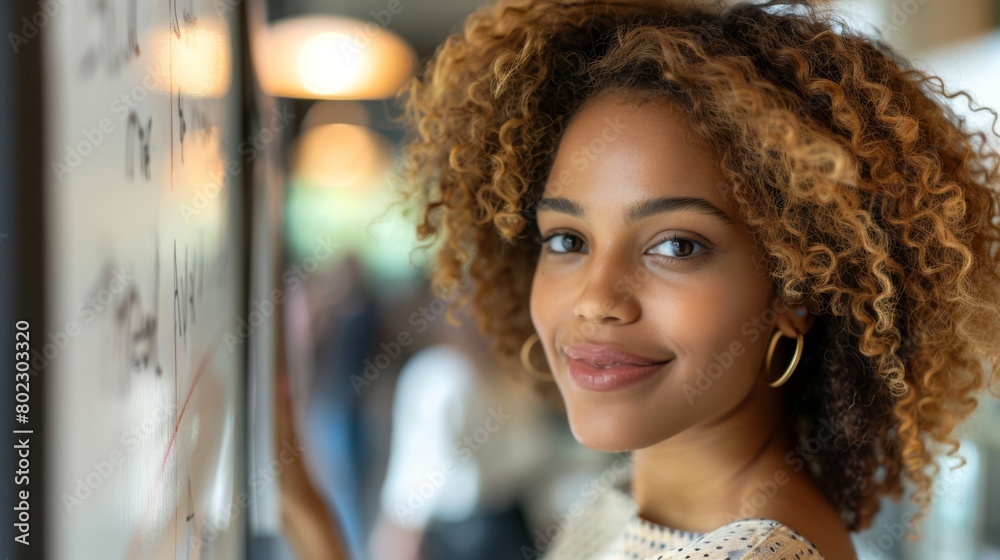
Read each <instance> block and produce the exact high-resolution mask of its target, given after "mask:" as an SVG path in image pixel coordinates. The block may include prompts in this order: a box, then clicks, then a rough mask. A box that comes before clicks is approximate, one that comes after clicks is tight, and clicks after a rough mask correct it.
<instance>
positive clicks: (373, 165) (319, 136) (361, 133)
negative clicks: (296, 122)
mask: <svg viewBox="0 0 1000 560" xmlns="http://www.w3.org/2000/svg"><path fill="white" fill-rule="evenodd" d="M388 164H389V156H388V142H387V141H386V140H384V139H383V138H382V137H381V136H379V135H378V134H377V133H375V132H373V131H371V130H369V129H367V128H365V127H362V126H355V125H351V124H324V125H320V126H316V127H313V128H311V129H309V130H307V131H306V132H305V133H304V134H303V135H302V138H301V139H300V140H299V143H298V153H297V156H296V158H295V168H294V169H293V170H292V173H293V175H294V178H295V180H297V181H301V182H303V183H305V184H308V185H314V186H323V187H334V188H351V187H354V188H366V187H370V186H373V185H375V184H376V183H377V182H378V180H379V179H380V178H381V177H382V175H383V174H384V173H385V172H386V171H387V169H388Z"/></svg>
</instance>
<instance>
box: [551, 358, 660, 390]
mask: <svg viewBox="0 0 1000 560" xmlns="http://www.w3.org/2000/svg"><path fill="white" fill-rule="evenodd" d="M669 362H670V360H667V361H666V362H657V363H653V364H649V365H636V364H619V365H614V366H608V367H601V366H597V365H594V364H592V363H590V362H588V361H586V360H580V359H574V358H569V360H568V362H567V363H568V365H569V377H570V379H572V380H573V382H574V383H576V384H577V385H578V386H580V387H581V388H583V389H587V390H589V391H614V390H616V389H621V388H623V387H627V386H629V385H631V384H633V383H638V382H639V381H642V380H643V379H646V378H648V377H650V376H651V375H653V374H655V373H656V372H657V371H659V370H660V368H662V367H663V366H665V365H666V364H667V363H669Z"/></svg>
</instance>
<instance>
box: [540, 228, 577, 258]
mask: <svg viewBox="0 0 1000 560" xmlns="http://www.w3.org/2000/svg"><path fill="white" fill-rule="evenodd" d="M538 242H539V243H541V244H543V245H545V247H546V248H547V249H548V250H549V251H551V252H553V253H571V252H573V248H574V247H576V246H577V245H582V244H583V240H582V239H580V238H579V237H577V236H575V235H570V234H568V233H556V234H553V235H550V236H548V237H539V238H538Z"/></svg>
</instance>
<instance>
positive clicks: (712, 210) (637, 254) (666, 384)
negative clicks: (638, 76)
mask: <svg viewBox="0 0 1000 560" xmlns="http://www.w3.org/2000/svg"><path fill="white" fill-rule="evenodd" d="M689 130H690V127H688V126H686V124H685V120H684V117H683V116H682V115H681V114H680V112H679V111H678V110H677V109H675V108H674V107H673V106H672V105H669V104H667V103H665V102H650V103H646V104H643V105H641V106H639V105H635V104H634V103H632V102H630V101H629V100H628V99H627V98H626V97H624V94H623V93H621V92H605V94H604V95H601V96H599V97H596V98H593V99H591V100H589V101H588V102H587V103H585V104H584V105H583V106H582V107H581V108H580V109H579V110H578V112H577V113H576V114H575V115H574V116H573V119H572V120H571V122H570V123H569V125H568V127H567V129H566V131H565V133H564V136H563V138H562V140H561V142H560V145H559V148H558V151H557V153H556V157H555V162H554V165H553V168H552V171H551V173H550V176H549V179H548V183H547V184H546V187H545V192H544V194H543V197H542V200H540V202H539V205H538V208H537V210H538V214H537V215H538V226H539V229H540V232H541V235H542V237H543V238H544V239H547V241H545V242H544V243H543V244H542V252H541V255H540V256H539V261H538V266H537V268H536V272H535V276H534V279H533V285H532V291H531V318H532V321H533V322H534V326H535V329H536V331H537V332H538V334H539V337H540V339H541V343H542V346H543V348H544V351H545V355H546V358H547V360H548V364H549V367H550V368H551V370H552V372H553V375H554V377H555V381H556V383H557V385H558V387H559V390H560V392H561V393H562V396H563V400H564V401H565V403H566V408H567V413H568V416H569V423H570V427H571V429H572V431H573V433H574V435H575V436H576V438H577V440H579V441H580V442H581V443H582V444H584V445H586V446H588V447H591V448H594V449H600V450H604V451H620V450H627V449H639V448H643V447H648V446H650V445H653V444H655V443H658V442H660V441H663V440H665V439H667V438H670V437H671V436H673V435H675V434H678V433H680V432H682V431H684V430H685V429H687V428H689V427H691V426H695V425H697V424H699V423H702V422H704V421H706V420H710V419H713V418H718V417H721V416H722V415H725V414H726V413H727V412H728V411H731V410H732V409H734V408H735V407H736V406H737V405H738V404H740V403H741V402H742V401H743V400H744V399H746V398H747V396H748V395H750V394H751V389H752V388H753V387H754V385H755V383H757V384H759V383H762V382H763V373H762V364H763V357H764V353H765V350H766V345H767V343H768V341H769V338H770V334H771V333H772V332H773V329H774V321H775V316H776V314H775V310H776V309H777V310H779V311H782V310H783V308H780V307H777V308H776V307H773V303H774V301H773V294H772V290H771V282H770V279H769V278H768V276H767V271H766V270H765V269H763V268H761V266H760V265H759V264H758V263H761V262H762V261H763V252H762V251H761V248H760V247H759V246H758V245H757V244H756V243H755V241H754V239H753V236H752V235H751V234H750V232H749V231H748V229H747V227H746V226H745V224H743V223H741V221H740V219H739V215H738V213H737V211H736V208H735V207H734V206H732V205H731V204H730V203H729V201H728V200H727V199H726V198H725V197H724V194H723V189H722V186H723V178H722V175H721V173H720V172H719V170H718V167H717V165H716V161H715V158H714V157H713V156H712V155H711V153H710V152H708V151H706V150H705V149H704V148H702V147H699V146H697V145H695V144H694V143H693V142H691V141H689V140H688V138H687V134H688V131H689ZM587 344H590V346H587ZM609 346H613V347H616V348H617V349H619V350H622V351H625V352H627V353H630V354H632V355H634V356H630V355H623V354H621V353H616V351H615V350H614V349H609V348H607V347H609ZM614 364H622V365H617V366H616V365H614ZM608 365H610V366H612V367H605V366H608ZM771 390H773V389H771Z"/></svg>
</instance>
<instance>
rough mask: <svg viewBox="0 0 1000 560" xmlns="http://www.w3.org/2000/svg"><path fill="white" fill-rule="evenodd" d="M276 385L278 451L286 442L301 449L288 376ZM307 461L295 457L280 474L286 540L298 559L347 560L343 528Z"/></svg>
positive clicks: (282, 377) (283, 376)
mask: <svg viewBox="0 0 1000 560" xmlns="http://www.w3.org/2000/svg"><path fill="white" fill-rule="evenodd" d="M275 385H276V388H277V400H276V402H275V428H276V430H275V433H276V435H277V441H276V444H277V445H276V447H275V449H276V450H280V449H282V446H283V445H284V444H285V443H286V442H287V443H288V444H289V445H291V446H293V448H295V449H298V448H299V447H298V443H299V438H298V436H297V434H296V431H295V416H294V410H295V408H294V406H292V397H291V390H290V387H289V380H288V374H287V373H284V372H279V373H278V375H277V377H276V379H275ZM279 452H280V451H279ZM304 459H305V456H304V455H299V456H298V457H295V458H294V459H293V460H292V462H291V463H289V464H287V465H282V467H283V468H282V470H281V473H280V474H279V475H278V484H279V488H280V493H281V523H282V529H283V531H284V533H285V536H286V539H287V540H288V543H289V545H290V546H291V548H292V550H293V551H294V552H295V556H296V558H298V559H299V560H347V552H346V550H347V547H346V545H345V544H344V539H343V536H342V535H341V532H340V527H339V526H338V524H337V522H336V520H335V519H334V516H333V514H332V513H331V511H330V509H329V507H328V506H327V504H326V501H325V500H324V499H323V497H322V496H321V495H320V493H319V492H318V491H317V489H316V486H315V484H313V481H312V478H311V477H310V476H309V471H308V469H306V466H305V461H304Z"/></svg>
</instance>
